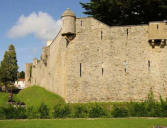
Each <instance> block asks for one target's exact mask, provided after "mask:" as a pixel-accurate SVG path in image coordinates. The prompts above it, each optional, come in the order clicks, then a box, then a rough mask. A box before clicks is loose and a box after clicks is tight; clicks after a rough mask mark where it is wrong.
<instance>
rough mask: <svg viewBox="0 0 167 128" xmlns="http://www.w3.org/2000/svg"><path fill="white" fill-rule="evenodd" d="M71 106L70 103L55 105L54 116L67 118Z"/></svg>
mask: <svg viewBox="0 0 167 128" xmlns="http://www.w3.org/2000/svg"><path fill="white" fill-rule="evenodd" d="M69 115H70V108H69V105H68V104H57V105H55V106H54V112H53V117H54V118H65V117H69Z"/></svg>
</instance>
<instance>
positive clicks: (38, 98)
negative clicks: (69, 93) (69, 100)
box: [15, 86, 64, 107]
mask: <svg viewBox="0 0 167 128" xmlns="http://www.w3.org/2000/svg"><path fill="white" fill-rule="evenodd" d="M15 99H16V100H19V101H22V102H24V103H25V104H26V105H27V106H34V107H38V106H39V105H40V104H41V103H44V104H46V105H48V106H49V107H53V106H54V105H55V104H57V103H64V100H63V98H61V97H60V96H58V95H56V94H54V93H52V92H49V91H47V90H45V89H44V88H41V87H38V86H32V87H29V88H26V89H24V90H22V91H20V92H19V94H17V96H16V97H15Z"/></svg>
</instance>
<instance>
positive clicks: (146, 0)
mask: <svg viewBox="0 0 167 128" xmlns="http://www.w3.org/2000/svg"><path fill="white" fill-rule="evenodd" d="M80 4H81V5H82V7H83V8H84V9H85V12H84V13H85V14H88V15H90V16H93V17H94V18H96V19H98V20H100V21H102V22H104V23H106V24H108V25H111V26H112V25H136V24H146V23H148V22H149V21H162V20H167V0H90V2H88V3H80Z"/></svg>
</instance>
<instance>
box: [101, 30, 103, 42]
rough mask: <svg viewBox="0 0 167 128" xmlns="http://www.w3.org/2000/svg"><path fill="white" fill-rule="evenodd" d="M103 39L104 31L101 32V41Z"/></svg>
mask: <svg viewBox="0 0 167 128" xmlns="http://www.w3.org/2000/svg"><path fill="white" fill-rule="evenodd" d="M102 39H103V31H101V40H102Z"/></svg>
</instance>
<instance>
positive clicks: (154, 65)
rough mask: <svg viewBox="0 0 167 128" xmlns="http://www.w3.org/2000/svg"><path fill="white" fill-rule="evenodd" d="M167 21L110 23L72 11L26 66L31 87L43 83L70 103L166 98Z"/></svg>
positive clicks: (42, 85)
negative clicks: (136, 23) (128, 24)
mask: <svg viewBox="0 0 167 128" xmlns="http://www.w3.org/2000/svg"><path fill="white" fill-rule="evenodd" d="M166 40H167V24H166V23H165V22H150V23H149V24H148V25H136V26H112V27H111V26H108V25H106V24H104V23H102V22H100V21H98V20H96V19H94V18H92V17H87V18H76V17H75V14H74V13H73V12H72V11H71V10H70V9H67V10H66V11H65V12H64V13H63V15H62V29H61V30H60V32H59V33H58V35H57V36H56V37H55V38H54V40H53V41H52V42H50V41H49V42H48V43H47V46H45V47H43V50H42V55H41V59H40V60H37V59H34V62H33V63H32V64H26V70H25V71H26V86H27V87H28V86H32V85H39V86H41V87H44V88H46V89H47V90H49V91H52V92H55V93H56V94H58V95H60V96H62V97H63V98H64V99H65V100H66V102H70V103H78V102H115V101H117V102H122V101H130V100H133V101H142V100H144V99H146V98H147V96H148V93H149V91H150V90H152V91H153V92H154V96H155V98H156V99H159V96H160V95H161V96H162V97H163V98H165V97H167V46H166Z"/></svg>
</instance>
